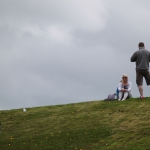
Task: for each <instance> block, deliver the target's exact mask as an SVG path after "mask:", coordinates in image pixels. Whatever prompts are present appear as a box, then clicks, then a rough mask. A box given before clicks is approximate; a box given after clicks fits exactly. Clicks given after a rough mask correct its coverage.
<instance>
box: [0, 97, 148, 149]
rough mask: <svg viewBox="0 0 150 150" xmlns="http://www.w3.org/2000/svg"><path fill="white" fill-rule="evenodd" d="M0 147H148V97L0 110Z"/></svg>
mask: <svg viewBox="0 0 150 150" xmlns="http://www.w3.org/2000/svg"><path fill="white" fill-rule="evenodd" d="M0 122H1V129H0V150H7V149H8V150H44V149H45V150H46V149H47V150H106V149H107V150H109V149H111V150H115V149H117V150H118V149H127V150H129V149H138V150H140V149H142V150H143V149H150V98H145V99H144V100H138V99H130V100H126V101H123V102H118V101H112V102H105V101H92V102H84V103H77V104H67V105H58V106H46V107H36V108H27V112H23V111H22V109H17V110H7V111H0Z"/></svg>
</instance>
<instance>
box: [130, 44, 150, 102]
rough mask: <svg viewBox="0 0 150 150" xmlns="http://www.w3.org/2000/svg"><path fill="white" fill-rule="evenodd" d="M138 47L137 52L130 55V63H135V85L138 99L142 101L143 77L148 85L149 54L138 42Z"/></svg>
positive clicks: (149, 77) (149, 75)
mask: <svg viewBox="0 0 150 150" xmlns="http://www.w3.org/2000/svg"><path fill="white" fill-rule="evenodd" d="M138 47H139V50H138V51H136V52H135V53H134V54H133V55H132V57H131V62H136V84H137V86H138V89H139V93H140V99H143V98H144V95H143V77H144V78H145V80H146V83H147V85H150V73H149V62H150V52H149V51H148V50H146V49H145V46H144V43H143V42H140V43H139V45H138Z"/></svg>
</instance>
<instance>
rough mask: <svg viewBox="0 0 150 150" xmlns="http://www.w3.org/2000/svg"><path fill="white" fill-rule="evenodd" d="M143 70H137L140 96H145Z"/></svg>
mask: <svg viewBox="0 0 150 150" xmlns="http://www.w3.org/2000/svg"><path fill="white" fill-rule="evenodd" d="M142 73H143V71H142V70H137V71H136V84H137V86H138V89H139V93H140V98H143V86H142V85H143V75H142Z"/></svg>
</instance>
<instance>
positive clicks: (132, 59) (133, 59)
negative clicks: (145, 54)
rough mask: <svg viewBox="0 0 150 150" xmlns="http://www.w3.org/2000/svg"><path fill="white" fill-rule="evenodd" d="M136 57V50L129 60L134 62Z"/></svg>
mask: <svg viewBox="0 0 150 150" xmlns="http://www.w3.org/2000/svg"><path fill="white" fill-rule="evenodd" d="M136 59H137V57H136V52H135V53H134V54H133V55H132V57H131V59H130V60H131V62H135V61H136Z"/></svg>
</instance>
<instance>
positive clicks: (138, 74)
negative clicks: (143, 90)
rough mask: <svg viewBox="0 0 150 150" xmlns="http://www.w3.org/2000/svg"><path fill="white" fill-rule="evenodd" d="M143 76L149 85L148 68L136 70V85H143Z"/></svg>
mask: <svg viewBox="0 0 150 150" xmlns="http://www.w3.org/2000/svg"><path fill="white" fill-rule="evenodd" d="M143 77H144V78H145V81H146V83H147V85H150V73H149V71H148V70H136V84H137V85H138V86H140V85H143Z"/></svg>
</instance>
